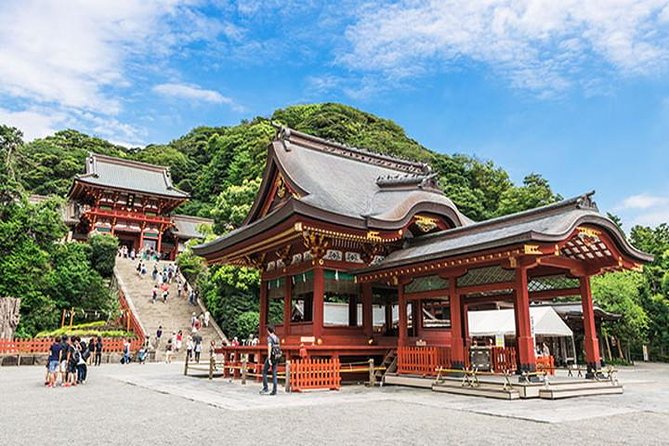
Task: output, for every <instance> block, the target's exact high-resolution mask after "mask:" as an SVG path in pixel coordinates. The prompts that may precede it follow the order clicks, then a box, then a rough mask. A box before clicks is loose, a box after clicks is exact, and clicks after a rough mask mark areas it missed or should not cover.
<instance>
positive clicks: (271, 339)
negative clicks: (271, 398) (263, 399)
mask: <svg viewBox="0 0 669 446" xmlns="http://www.w3.org/2000/svg"><path fill="white" fill-rule="evenodd" d="M282 354H283V353H282V352H281V344H280V341H279V337H278V336H277V335H276V333H275V332H274V326H272V325H268V326H267V359H265V364H264V365H263V368H262V390H261V391H260V394H261V395H276V389H277V387H278V379H277V376H276V369H277V366H278V365H279V360H280V359H281V355H282ZM270 369H271V370H272V392H270V391H269V388H268V387H267V374H268V373H269V371H270Z"/></svg>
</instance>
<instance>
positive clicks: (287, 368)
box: [284, 359, 290, 393]
mask: <svg viewBox="0 0 669 446" xmlns="http://www.w3.org/2000/svg"><path fill="white" fill-rule="evenodd" d="M284 384H285V389H286V393H290V359H286V382H285V383H284Z"/></svg>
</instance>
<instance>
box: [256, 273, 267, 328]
mask: <svg viewBox="0 0 669 446" xmlns="http://www.w3.org/2000/svg"><path fill="white" fill-rule="evenodd" d="M267 309H268V307H267V282H266V281H264V280H261V281H260V308H258V313H260V321H259V322H258V332H259V333H258V338H259V339H264V336H265V333H266V331H267V330H266V328H265V327H267Z"/></svg>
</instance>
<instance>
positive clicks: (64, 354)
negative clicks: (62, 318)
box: [58, 335, 70, 386]
mask: <svg viewBox="0 0 669 446" xmlns="http://www.w3.org/2000/svg"><path fill="white" fill-rule="evenodd" d="M69 354H70V346H69V340H68V338H67V336H65V335H63V337H62V338H61V339H60V368H59V372H58V374H59V375H60V384H61V385H62V386H64V385H65V384H66V383H67V361H68V359H69Z"/></svg>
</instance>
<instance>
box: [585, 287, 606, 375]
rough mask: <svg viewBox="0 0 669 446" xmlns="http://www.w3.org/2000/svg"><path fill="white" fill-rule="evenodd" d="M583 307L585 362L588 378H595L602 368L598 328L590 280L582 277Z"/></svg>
mask: <svg viewBox="0 0 669 446" xmlns="http://www.w3.org/2000/svg"><path fill="white" fill-rule="evenodd" d="M579 281H580V285H581V286H580V288H581V306H582V307H583V331H584V336H585V339H584V340H583V341H584V344H585V362H586V363H587V364H588V371H587V373H586V375H585V377H586V378H594V377H595V374H596V373H597V371H598V370H599V369H600V368H601V364H602V361H601V357H600V356H599V340H598V339H597V327H596V326H595V310H594V308H593V304H592V291H591V290H590V278H589V277H580V278H579Z"/></svg>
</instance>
